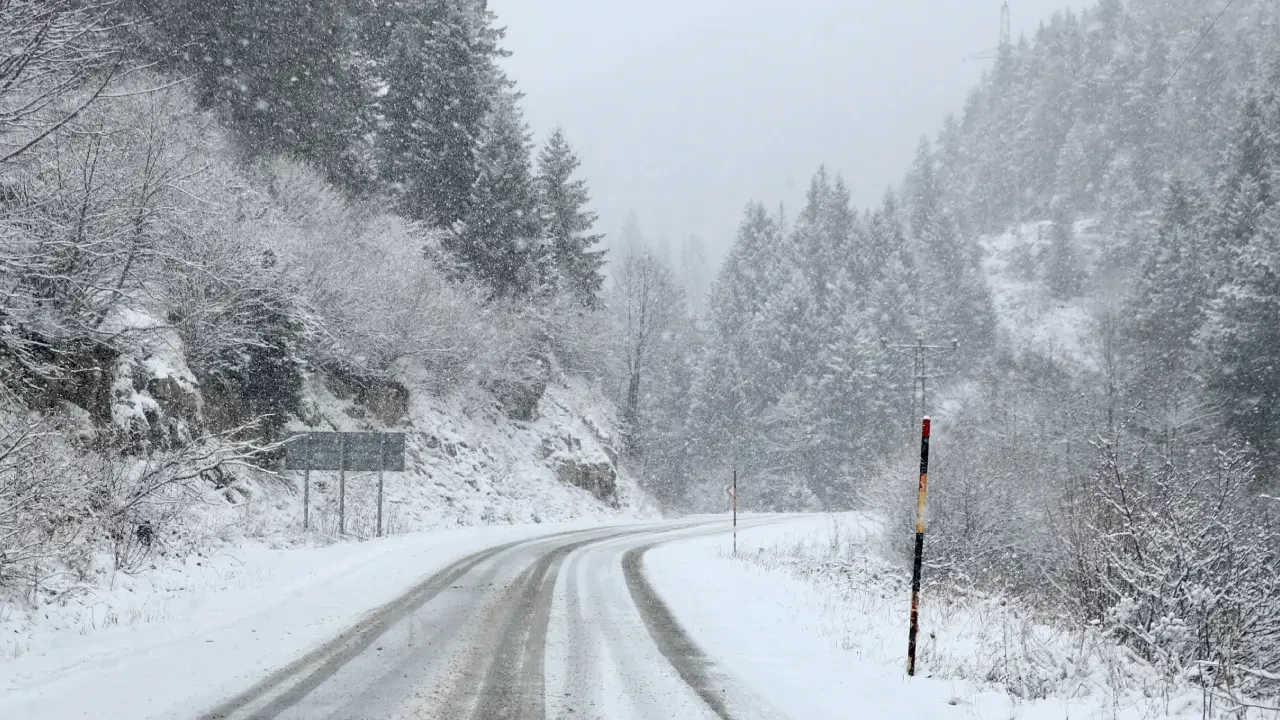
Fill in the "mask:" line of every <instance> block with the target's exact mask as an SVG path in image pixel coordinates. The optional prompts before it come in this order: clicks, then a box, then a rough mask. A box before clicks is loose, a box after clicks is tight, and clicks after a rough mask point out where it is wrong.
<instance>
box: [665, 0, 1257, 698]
mask: <svg viewBox="0 0 1280 720" xmlns="http://www.w3.org/2000/svg"><path fill="white" fill-rule="evenodd" d="M1278 183H1280V6H1277V5H1276V4H1275V3H1273V2H1269V1H1267V0H1256V1H1251V0H1234V1H1230V2H1229V1H1228V0H1222V1H1221V2H1212V3H1206V2H1200V1H1199V0H1195V1H1191V0H1172V1H1169V2H1165V1H1163V0H1129V1H1128V2H1122V1H1121V0H1102V1H1101V2H1099V3H1098V4H1096V5H1094V6H1093V7H1090V8H1088V9H1087V10H1084V11H1082V12H1079V13H1072V12H1065V11H1064V12H1062V13H1060V14H1058V15H1055V16H1054V18H1053V19H1052V20H1050V21H1049V22H1047V23H1045V24H1044V26H1043V27H1042V28H1041V29H1040V30H1039V31H1038V32H1037V33H1036V34H1035V36H1034V37H1031V38H1023V39H1019V40H1017V41H1015V42H1011V43H1009V44H1006V45H1005V46H1003V47H1001V48H1000V49H999V53H998V58H997V59H996V60H995V63H994V65H993V66H992V68H991V70H990V72H989V73H988V74H987V75H986V77H985V78H984V79H983V81H982V82H981V83H980V85H979V86H978V87H977V88H976V89H975V90H974V91H973V93H972V95H971V96H970V99H969V101H968V102H967V104H966V106H965V107H964V108H963V109H962V111H961V112H959V113H958V114H957V115H955V116H954V117H952V118H951V119H949V120H948V121H947V122H946V124H945V127H944V129H943V131H942V132H941V133H940V135H939V136H938V138H937V139H936V140H924V141H922V143H921V145H920V149H919V151H918V153H917V156H916V158H915V161H914V164H913V166H912V169H911V171H910V172H909V174H908V176H907V177H906V179H905V181H904V182H903V184H902V186H901V188H900V189H898V190H895V191H892V192H890V193H889V194H888V195H887V196H886V199H885V201H884V202H883V204H882V205H881V206H880V207H878V208H874V209H871V210H868V211H861V212H860V211H857V210H855V209H853V208H851V207H850V203H849V195H848V192H847V190H846V189H845V186H844V184H843V182H842V181H841V179H840V178H839V177H833V176H832V174H831V173H829V172H827V171H825V170H819V172H818V173H817V175H816V176H815V177H814V179H813V182H812V184H811V186H810V190H809V192H808V195H807V197H806V200H805V203H804V204H803V206H802V207H800V208H799V209H798V210H794V211H788V210H787V209H784V208H779V209H777V210H771V209H769V208H766V207H765V206H764V205H761V204H751V205H750V206H749V207H748V208H747V210H746V214H745V217H744V219H743V221H742V224H741V226H740V229H739V233H738V238H737V242H736V244H735V246H734V248H733V250H732V252H731V253H730V255H729V257H728V259H727V261H726V263H725V265H724V267H723V268H722V270H721V273H720V276H719V278H718V279H717V282H716V284H715V286H714V288H713V290H712V292H711V296H710V302H709V307H708V310H707V313H706V315H705V317H703V318H701V319H699V320H698V321H697V325H698V327H699V329H700V332H698V333H697V334H696V336H697V338H698V342H697V343H696V344H692V346H691V344H685V345H684V346H683V347H682V348H679V349H676V348H667V349H666V350H665V352H666V357H665V359H664V364H663V365H662V366H661V367H662V372H663V373H665V375H664V378H666V379H665V380H664V381H662V382H657V383H655V384H656V385H658V386H659V387H679V388H688V390H687V391H685V392H687V395H686V394H679V395H667V396H664V395H663V394H662V391H661V390H655V391H654V392H653V393H652V394H651V395H650V396H649V398H648V400H649V402H650V406H649V409H648V413H649V417H650V418H652V419H651V427H652V428H653V430H652V432H654V433H656V434H662V435H663V436H664V439H665V442H664V444H663V446H664V447H666V448H668V450H667V451H666V452H665V453H662V454H660V455H659V454H655V455H653V456H651V457H653V459H654V460H655V462H657V463H659V464H660V466H661V467H662V468H663V472H664V473H665V474H666V476H667V477H670V478H672V488H671V492H672V493H683V494H684V496H686V497H693V498H695V499H698V500H700V501H701V502H702V503H704V506H707V507H710V506H713V505H714V504H716V503H718V502H719V496H720V493H721V491H722V487H723V484H724V482H725V481H726V480H727V477H728V474H729V472H730V471H731V470H732V469H734V468H736V469H737V471H738V473H739V480H740V483H739V498H740V500H741V501H742V502H744V503H747V504H748V506H751V507H760V508H765V507H767V508H779V509H797V508H820V507H825V508H839V507H853V506H860V505H861V506H867V505H870V506H872V507H875V508H877V509H879V510H881V511H882V512H884V513H886V514H888V515H889V516H890V517H897V518H899V519H901V521H902V528H903V532H902V534H901V537H903V538H907V537H909V536H910V532H909V529H910V526H909V525H908V522H907V521H908V518H909V517H910V515H909V512H910V510H911V509H912V508H913V507H914V497H915V495H914V493H915V483H914V465H913V463H914V462H915V460H914V458H913V457H912V453H913V452H914V448H912V445H913V443H914V438H915V437H916V436H917V435H918V432H919V431H918V429H916V427H915V423H917V422H918V421H919V415H920V414H921V412H922V409H923V410H924V411H927V412H929V413H930V414H933V415H934V416H935V418H936V420H937V427H938V430H937V432H938V436H937V437H936V440H935V445H936V446H937V448H936V458H935V461H934V465H933V468H932V469H933V470H934V472H933V474H932V480H933V482H932V484H931V487H932V492H931V494H930V498H929V504H930V521H929V536H928V548H927V552H926V556H927V557H928V558H929V559H928V573H929V576H930V577H931V578H933V580H934V581H936V582H940V583H945V584H948V585H950V586H951V587H953V588H958V589H961V590H965V591H968V590H978V591H980V592H983V593H991V592H996V593H1009V594H1012V595H1015V596H1018V597H1020V598H1021V599H1023V600H1024V601H1026V602H1028V603H1029V604H1031V605H1032V606H1034V607H1038V608H1042V609H1044V610H1045V612H1046V613H1047V616H1046V617H1051V618H1054V619H1053V620H1052V621H1051V622H1070V623H1075V624H1078V627H1082V628H1087V629H1089V632H1095V631H1096V632H1100V633H1101V634H1102V635H1103V636H1105V637H1107V638H1109V639H1110V640H1112V641H1116V642H1119V643H1121V644H1124V645H1126V646H1128V647H1129V648H1130V649H1132V650H1133V651H1134V652H1135V653H1136V655H1137V656H1138V657H1141V658H1143V659H1145V660H1147V661H1150V662H1151V663H1153V664H1155V665H1156V666H1158V667H1159V668H1161V669H1162V670H1164V671H1165V672H1167V673H1169V675H1170V677H1175V676H1176V677H1183V678H1185V677H1192V676H1193V677H1195V678H1197V679H1198V681H1201V682H1204V683H1206V684H1207V685H1209V686H1214V687H1219V688H1221V687H1228V688H1232V692H1235V691H1238V690H1240V689H1241V688H1245V689H1247V690H1248V691H1250V692H1252V691H1257V692H1260V693H1263V696H1267V694H1268V693H1274V691H1275V690H1276V688H1275V685H1274V678H1275V671H1276V668H1277V667H1280V640H1278V639H1280V608H1277V606H1276V603H1275V600H1274V598H1275V597H1277V593H1278V592H1280V559H1278V558H1277V555H1276V553H1275V548H1276V547H1278V546H1280V526H1277V524H1276V517H1277V512H1280V507H1277V506H1276V504H1275V503H1276V501H1275V500H1274V497H1275V496H1276V494H1277V493H1276V492H1275V488H1276V483H1277V478H1280V471H1278V467H1280V466H1278V465H1277V461H1278V460H1280V415H1278V414H1277V412H1276V409H1275V408H1276V407H1277V403H1280V373H1278V372H1277V371H1276V368H1278V367H1280V334H1277V333H1278V332H1280V193H1278V192H1277V188H1280V184H1278ZM917 337H919V338H922V339H923V340H924V341H925V342H926V343H927V344H930V345H936V346H938V347H939V350H938V351H937V352H936V354H934V355H933V356H932V358H931V360H930V364H929V365H928V368H927V369H926V374H927V375H941V376H944V377H937V378H933V379H931V380H929V387H930V393H929V395H928V401H927V402H926V403H925V405H924V407H923V408H922V407H921V404H920V403H919V400H918V397H919V396H918V394H916V400H915V402H913V392H912V383H913V379H912V374H913V371H912V362H911V355H910V350H906V352H904V350H903V349H902V348H899V347H896V346H898V345H903V344H906V345H909V344H911V343H912V342H913V341H914V340H915V339H916V338H917ZM953 340H955V341H958V342H957V345H956V346H954V347H957V349H956V350H955V351H954V352H952V351H949V346H952V341H953ZM917 393H918V391H917ZM686 397H687V398H688V400H686V399H685V398H686ZM881 467H884V468H887V471H886V472H879V471H878V470H877V468H881ZM690 468H692V473H690ZM683 476H691V477H693V478H694V484H693V485H692V486H689V485H683V484H679V483H677V482H676V481H675V478H679V477H683ZM906 550H907V547H906V546H905V545H903V546H902V547H895V548H894V549H893V551H894V552H895V553H897V552H905V551H906Z"/></svg>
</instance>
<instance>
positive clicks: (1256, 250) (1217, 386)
mask: <svg viewBox="0 0 1280 720" xmlns="http://www.w3.org/2000/svg"><path fill="white" fill-rule="evenodd" d="M1275 81H1276V83H1277V84H1276V86H1275V87H1273V88H1269V89H1268V92H1267V93H1264V95H1263V98H1262V99H1261V100H1259V99H1258V98H1257V97H1249V98H1248V99H1247V100H1246V101H1245V105H1244V110H1243V113H1242V120H1241V123H1240V127H1239V129H1238V131H1237V134H1236V142H1235V147H1234V149H1233V152H1232V157H1231V164H1230V167H1229V168H1228V173H1227V176H1226V181H1225V183H1224V185H1223V188H1222V195H1221V199H1220V200H1219V207H1218V209H1217V210H1216V215H1217V222H1216V226H1217V227H1216V228H1215V233H1216V234H1217V235H1218V237H1219V238H1220V240H1219V245H1221V246H1224V247H1225V251H1220V253H1221V254H1220V255H1219V257H1218V258H1217V261H1218V262H1219V263H1228V264H1229V265H1228V267H1229V270H1228V271H1227V272H1226V273H1223V274H1221V275H1220V276H1219V277H1220V278H1221V279H1222V283H1221V285H1220V287H1219V288H1218V291H1217V296H1216V298H1215V299H1214V302H1213V305H1212V309H1211V311H1210V316H1209V319H1208V321H1207V322H1206V323H1205V328H1204V330H1203V336H1204V337H1205V339H1206V344H1207V346H1208V347H1209V349H1210V352H1211V353H1212V357H1213V361H1214V362H1213V372H1212V373H1211V374H1210V378H1209V385H1210V388H1211V389H1212V390H1213V391H1214V392H1215V393H1216V395H1217V397H1218V398H1219V399H1220V400H1221V402H1222V403H1223V404H1224V406H1225V409H1224V411H1225V415H1226V422H1227V425H1228V427H1230V428H1231V429H1232V430H1234V431H1235V432H1236V434H1237V435H1238V436H1239V437H1242V438H1244V439H1245V440H1247V441H1248V442H1249V443H1250V444H1251V445H1252V446H1253V448H1254V449H1255V450H1256V451H1257V452H1258V453H1260V455H1261V457H1263V458H1264V459H1265V461H1266V464H1267V467H1272V468H1274V467H1276V462H1277V461H1278V460H1280V441H1278V440H1277V437H1280V407H1278V405H1280V373H1277V372H1276V369H1277V368H1280V323H1277V322H1276V318H1277V317H1280V198H1277V197H1276V195H1275V192H1274V188H1273V187H1272V182H1273V181H1274V179H1275V178H1276V177H1280V101H1277V100H1276V99H1274V98H1275V95H1274V93H1276V92H1280V74H1277V75H1276V76H1275Z"/></svg>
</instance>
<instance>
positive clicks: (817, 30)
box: [489, 0, 1090, 260]
mask: <svg viewBox="0 0 1280 720" xmlns="http://www.w3.org/2000/svg"><path fill="white" fill-rule="evenodd" d="M1087 4H1090V3H1087V2H1085V1H1084V0H1011V2H1010V6H1011V7H1012V20H1013V32H1014V38H1015V39H1016V38H1017V36H1018V34H1019V33H1020V32H1023V31H1025V32H1027V33H1028V34H1030V33H1031V32H1033V31H1034V29H1035V28H1036V26H1037V25H1038V24H1039V22H1040V21H1041V20H1043V19H1047V18H1049V17H1050V16H1051V15H1052V14H1053V13H1054V12H1055V11H1056V10H1057V9H1059V8H1063V7H1067V6H1073V7H1083V6H1085V5H1087ZM1000 5H1001V2H1000V0H489V6H490V8H491V9H492V10H493V11H494V12H496V13H497V15H498V20H499V24H501V25H505V26H506V27H507V41H506V47H507V49H509V50H510V51H511V52H512V53H513V55H512V57H511V58H509V59H508V60H507V61H506V63H507V69H508V72H509V73H510V74H511V75H512V76H513V77H514V78H515V80H516V82H517V83H518V84H519V87H520V89H521V90H522V91H523V92H524V93H525V96H526V97H525V101H524V107H525V112H526V119H527V120H528V121H529V123H530V125H531V127H532V129H533V131H534V132H535V134H536V137H537V138H538V140H539V141H541V139H542V138H544V137H545V136H546V133H547V131H548V130H550V128H552V127H554V126H555V125H560V126H563V127H564V129H565V133H566V135H567V137H568V139H569V142H570V143H571V144H573V145H574V147H576V148H577V150H578V152H579V154H580V155H581V157H582V164H583V169H582V172H583V174H584V175H585V176H586V177H587V179H588V181H589V182H590V185H591V189H592V193H593V195H594V198H595V202H594V206H595V209H596V211H597V212H599V213H600V215H601V220H602V222H601V229H602V230H603V231H605V232H607V233H610V234H615V233H616V232H617V231H618V230H619V229H620V227H621V226H622V223H623V221H624V219H625V217H626V215H627V213H628V211H630V210H634V211H635V212H636V214H637V216H638V217H639V220H640V225H641V227H642V229H643V230H644V233H645V235H646V237H648V238H649V239H650V240H660V239H667V240H668V241H669V242H670V243H671V244H672V245H673V246H675V247H678V245H679V243H680V241H681V239H682V238H684V237H686V236H688V235H690V234H695V235H699V236H701V237H702V238H703V239H704V241H705V243H706V244H707V246H708V249H709V251H710V254H711V255H712V256H713V260H718V258H719V257H721V256H722V255H723V253H724V252H726V251H727V250H728V246H729V245H730V244H731V243H732V240H733V235H734V233H735V231H736V229H737V225H738V221H739V218H740V216H741V213H742V208H743V206H744V205H745V204H746V202H747V201H748V200H752V199H758V200H763V201H765V202H766V203H767V204H770V205H774V204H776V203H777V202H779V201H785V202H786V203H787V205H788V206H789V207H795V206H796V205H797V204H798V203H799V201H800V199H801V198H802V197H803V191H804V187H805V185H806V184H807V182H808V179H809V177H810V176H811V175H812V174H813V172H814V170H815V169H816V168H817V167H818V165H819V164H820V163H826V165H827V167H828V168H829V169H830V170H832V171H833V172H839V173H841V174H842V175H843V176H844V178H845V180H846V182H847V183H848V184H849V186H850V188H851V189H852V191H853V195H854V202H855V204H856V205H858V206H859V207H866V206H869V205H872V204H874V203H875V202H877V201H878V200H879V199H880V197H881V196H882V195H883V193H884V190H885V188H886V187H887V186H889V185H896V184H897V183H898V182H899V181H900V180H901V178H902V175H903V173H904V172H905V171H906V168H907V166H908V165H909V163H910V160H911V157H912V155H913V154H914V151H915V147H916V144H917V143H918V142H919V139H920V136H921V135H922V134H926V133H927V134H929V135H931V136H932V135H933V134H934V133H936V131H937V129H938V128H939V127H941V123H942V120H943V118H944V117H945V116H946V114H947V113H948V112H952V111H958V110H959V109H960V108H961V106H962V103H963V102H964V98H965V95H966V94H967V92H968V90H969V88H971V87H972V86H973V85H974V83H975V82H976V81H977V79H978V77H979V76H980V74H981V73H982V71H983V69H984V67H985V64H984V63H982V62H963V61H962V59H963V58H964V57H966V56H968V55H971V54H973V53H975V52H979V51H981V50H984V49H987V48H991V47H994V46H995V45H996V42H997V39H998V36H999V29H1000Z"/></svg>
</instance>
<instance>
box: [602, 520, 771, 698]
mask: <svg viewBox="0 0 1280 720" xmlns="http://www.w3.org/2000/svg"><path fill="white" fill-rule="evenodd" d="M771 522H776V521H764V522H759V523H753V525H767V524H770V523H771ZM679 539H684V538H679ZM674 541H675V540H665V541H660V542H653V543H648V544H646V545H641V546H639V547H636V548H632V549H631V550H628V551H627V552H626V553H625V554H624V555H623V556H622V572H623V575H625V577H626V580H627V589H628V590H629V591H630V592H631V599H632V600H633V601H634V602H635V605H636V609H637V610H638V611H639V613H640V617H641V618H642V619H643V620H644V624H645V627H646V628H648V630H649V635H650V636H651V637H652V638H653V641H654V643H655V644H656V645H657V646H658V649H659V650H660V651H661V652H662V654H663V656H665V657H666V658H667V661H668V662H669V663H671V666H672V667H673V668H675V670H676V672H677V673H678V674H679V675H680V677H681V679H683V680H684V682H685V683H686V684H687V685H688V686H689V687H691V688H693V691H694V692H695V693H697V694H698V697H700V698H702V700H703V702H705V703H706V704H707V707H709V708H710V709H711V711H712V712H714V713H715V714H716V715H717V716H718V717H720V718H721V719H722V720H748V719H751V720H755V719H756V718H760V719H769V718H773V719H782V718H786V716H785V715H783V714H782V713H780V712H779V711H777V710H775V709H774V708H772V707H771V706H770V705H769V704H768V703H767V702H765V701H764V700H763V699H761V698H759V697H758V696H756V695H755V694H754V693H752V692H750V691H749V690H747V689H746V688H744V687H742V685H741V683H739V682H737V681H736V680H734V679H733V678H732V677H730V675H729V674H728V673H727V672H725V671H724V670H723V669H722V668H720V667H719V666H718V665H717V664H716V663H715V661H713V660H712V659H711V658H710V657H708V656H707V654H706V653H705V652H704V651H703V650H702V648H700V647H699V646H698V644H697V643H696V642H694V641H693V639H692V638H691V637H690V636H689V634H688V632H686V631H685V629H684V627H683V626H682V625H681V624H680V622H679V621H678V620H677V619H676V617H675V614H674V613H673V612H672V611H671V608H670V607H669V606H668V605H667V603H666V602H665V601H664V600H663V599H662V597H661V596H659V595H658V593H657V591H656V590H654V588H653V585H652V584H650V582H649V579H648V577H646V576H645V573H644V556H645V553H647V552H649V551H650V550H652V549H653V548H655V547H657V546H659V545H665V544H666V543H668V542H674Z"/></svg>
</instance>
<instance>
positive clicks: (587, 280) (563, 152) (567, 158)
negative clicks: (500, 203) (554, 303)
mask: <svg viewBox="0 0 1280 720" xmlns="http://www.w3.org/2000/svg"><path fill="white" fill-rule="evenodd" d="M578 165H579V161H578V157H577V156H576V155H575V154H574V152H573V149H572V148H571V147H569V143H568V142H567V141H566V140H565V138H564V132H563V131H562V130H561V129H560V128H556V129H555V131H553V132H552V133H551V137H550V138H549V139H548V140H547V144H546V145H545V146H544V147H543V148H542V152H541V153H540V154H539V155H538V178H537V183H538V204H539V216H540V218H541V221H542V227H543V232H544V233H545V235H546V237H547V239H548V240H549V241H550V242H551V246H552V249H553V252H554V255H555V263H556V267H557V268H558V270H559V274H560V278H561V282H562V283H563V284H564V286H565V287H566V288H567V289H568V290H569V292H571V293H572V294H573V296H574V297H575V298H577V299H578V301H579V302H581V303H582V304H583V305H585V306H587V307H598V306H599V303H600V288H601V286H602V285H603V283H604V276H603V275H602V274H601V268H603V267H604V262H605V260H604V256H605V253H604V251H603V250H598V249H596V247H597V246H598V245H599V244H600V241H601V240H602V239H603V238H604V236H603V235H600V234H593V233H592V232H591V230H592V228H593V227H594V226H595V223H596V219H597V216H596V214H595V213H594V212H592V211H591V210H590V209H588V208H587V203H588V202H590V199H591V198H590V195H589V194H588V192H587V183H586V181H585V180H582V179H574V177H573V175H574V173H575V172H576V171H577V169H578Z"/></svg>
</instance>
